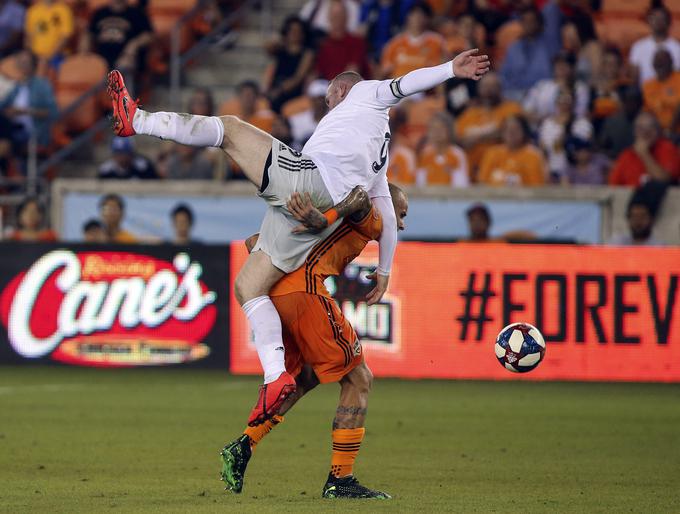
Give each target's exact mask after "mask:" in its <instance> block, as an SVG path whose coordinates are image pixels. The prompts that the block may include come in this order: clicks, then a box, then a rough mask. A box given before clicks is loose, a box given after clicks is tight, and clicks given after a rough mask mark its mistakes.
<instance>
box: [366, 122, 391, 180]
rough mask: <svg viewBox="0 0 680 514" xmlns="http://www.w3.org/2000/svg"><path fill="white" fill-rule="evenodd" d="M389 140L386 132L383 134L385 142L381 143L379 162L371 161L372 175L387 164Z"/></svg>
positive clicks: (388, 134)
mask: <svg viewBox="0 0 680 514" xmlns="http://www.w3.org/2000/svg"><path fill="white" fill-rule="evenodd" d="M390 138H391V136H390V133H389V132H387V133H386V134H385V141H384V142H383V145H382V148H380V162H378V161H373V164H372V165H371V167H372V168H373V172H374V173H378V172H379V171H380V170H381V169H382V168H383V166H385V163H386V162H387V149H388V148H389V146H390Z"/></svg>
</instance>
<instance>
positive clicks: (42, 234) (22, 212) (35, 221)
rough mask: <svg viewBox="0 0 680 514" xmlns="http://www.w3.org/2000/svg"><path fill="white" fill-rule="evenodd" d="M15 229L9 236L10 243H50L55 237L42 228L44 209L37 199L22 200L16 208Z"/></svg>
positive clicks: (51, 232)
mask: <svg viewBox="0 0 680 514" xmlns="http://www.w3.org/2000/svg"><path fill="white" fill-rule="evenodd" d="M16 218H17V228H16V229H15V230H14V231H13V232H12V233H11V234H10V235H9V237H8V239H9V240H10V241H32V242H38V241H40V242H50V241H56V240H57V235H56V234H55V233H54V232H53V231H52V230H50V229H48V228H45V227H44V223H45V208H44V207H43V206H42V204H41V203H40V202H39V201H38V199H37V198H33V197H29V198H26V199H24V201H22V202H21V203H20V204H19V206H18V207H17V212H16Z"/></svg>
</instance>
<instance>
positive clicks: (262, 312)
mask: <svg viewBox="0 0 680 514" xmlns="http://www.w3.org/2000/svg"><path fill="white" fill-rule="evenodd" d="M107 90H108V93H109V95H110V96H111V100H112V101H113V118H114V131H115V132H116V134H118V135H119V136H123V137H128V136H133V135H135V134H146V135H150V136H155V137H159V138H161V139H167V140H170V141H175V142H177V143H181V144H184V145H190V146H200V147H206V146H215V147H221V148H222V149H223V150H224V151H225V152H227V153H228V154H229V155H230V156H231V157H232V158H233V159H234V161H235V162H236V163H237V164H238V165H239V166H240V167H241V169H242V170H243V172H244V174H245V175H246V177H247V178H248V179H249V180H250V181H251V182H252V183H253V184H255V186H257V187H258V188H260V187H261V186H262V179H263V174H264V167H265V163H266V162H267V158H268V156H269V152H270V151H271V148H272V143H273V141H274V139H273V138H272V137H271V136H270V135H269V134H267V133H265V132H263V131H261V130H259V129H258V128H256V127H254V126H252V125H250V124H248V123H245V122H244V121H241V120H240V119H238V118H237V117H236V116H222V117H221V118H219V117H216V116H197V115H193V114H181V113H175V112H155V113H150V112H146V111H143V110H142V109H140V108H139V107H138V105H137V102H136V101H135V100H134V99H133V98H132V97H131V96H130V93H129V92H128V90H127V88H126V87H125V82H124V81H123V76H122V75H121V73H120V72H119V71H117V70H113V71H112V72H110V73H109V76H108V88H107ZM282 276H283V273H282V272H281V271H280V270H278V269H277V268H276V267H275V266H274V265H273V264H272V262H271V259H270V258H269V256H267V255H265V254H264V253H262V252H255V253H254V254H252V255H251V256H250V257H249V258H248V260H247V261H246V264H245V266H244V268H243V269H242V270H241V273H239V276H238V278H237V280H236V297H237V298H238V300H239V303H240V304H241V306H242V307H243V310H244V311H245V313H246V315H247V316H248V319H249V320H250V322H251V326H252V328H253V331H254V333H255V346H256V347H257V350H258V355H259V356H260V360H261V362H262V367H263V370H264V375H265V377H264V384H265V386H264V387H263V388H262V389H261V390H260V395H259V399H258V402H257V404H256V406H255V409H254V410H253V414H252V415H251V419H250V423H251V424H258V423H262V422H264V420H266V419H267V418H269V417H271V416H272V415H273V414H274V413H275V412H276V410H277V409H278V408H279V407H280V406H281V402H282V401H283V400H285V399H286V397H287V396H288V395H289V394H291V392H293V391H294V390H295V381H294V380H293V378H292V377H291V376H290V375H288V374H287V373H286V372H285V366H284V352H283V340H282V338H281V320H280V318H279V315H278V313H277V312H276V309H275V308H274V304H273V303H272V302H271V300H270V299H269V296H268V294H269V290H270V289H271V286H272V285H274V284H275V283H276V282H277V281H278V280H279V278H281V277H282Z"/></svg>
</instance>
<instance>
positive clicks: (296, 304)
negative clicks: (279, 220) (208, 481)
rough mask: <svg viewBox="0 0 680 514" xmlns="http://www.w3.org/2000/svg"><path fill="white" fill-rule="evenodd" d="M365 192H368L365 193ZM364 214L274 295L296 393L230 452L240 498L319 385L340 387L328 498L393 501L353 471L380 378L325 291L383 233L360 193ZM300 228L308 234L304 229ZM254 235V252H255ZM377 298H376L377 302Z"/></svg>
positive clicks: (404, 203)
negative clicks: (267, 439) (265, 447)
mask: <svg viewBox="0 0 680 514" xmlns="http://www.w3.org/2000/svg"><path fill="white" fill-rule="evenodd" d="M362 192H363V190H362ZM390 194H391V196H392V203H393V205H394V209H395V214H396V217H397V224H398V228H399V230H403V229H404V218H405V217H406V214H407V211H408V199H407V197H406V194H405V193H404V192H403V191H402V190H401V189H399V188H398V187H396V186H394V185H393V184H390ZM288 208H289V210H290V211H291V213H293V215H294V216H295V218H296V219H298V220H299V221H302V222H303V223H304V224H305V225H307V226H309V224H313V218H314V217H317V216H319V215H321V216H323V215H322V214H321V213H320V212H319V211H318V210H316V209H315V208H314V207H313V206H312V203H311V201H310V199H309V198H303V197H301V196H300V195H298V194H295V195H294V196H293V197H292V198H291V200H290V201H289V202H288ZM355 208H356V210H355V211H354V212H353V214H351V215H350V216H347V217H345V220H344V222H343V223H342V224H341V225H340V226H339V227H338V228H337V229H336V230H335V231H334V232H333V233H332V234H331V235H330V236H329V237H327V238H326V239H325V240H323V241H321V242H320V243H319V244H317V245H316V247H314V249H313V250H312V251H311V252H310V254H309V255H308V256H307V259H306V260H305V263H304V264H303V265H302V266H301V267H300V268H298V269H297V270H296V271H294V272H292V273H289V274H288V275H286V276H284V277H283V278H282V279H281V280H280V281H279V282H278V283H277V284H276V285H275V286H274V287H273V289H272V290H271V291H270V296H271V298H272V301H273V302H274V305H275V306H276V309H277V311H278V312H279V315H280V316H281V323H282V326H283V342H284V346H285V354H286V370H287V371H288V373H290V374H291V375H293V376H294V377H295V381H296V384H297V388H296V391H295V392H294V393H293V394H292V395H291V396H290V397H289V398H288V399H287V400H286V401H285V402H284V403H283V405H282V406H281V408H280V409H279V411H278V414H277V415H276V416H274V417H273V418H271V419H269V420H267V421H265V422H264V423H263V424H261V425H257V426H254V427H250V426H249V427H247V428H246V429H245V431H244V433H243V435H242V436H241V437H239V438H238V439H236V440H235V441H233V442H232V443H230V444H229V445H227V446H225V448H224V450H222V453H221V455H222V460H223V467H222V479H223V480H224V481H225V482H226V483H227V489H228V490H231V491H233V492H235V493H240V492H241V490H242V488H243V478H244V474H245V470H246V466H247V464H248V461H249V460H250V457H251V455H252V451H253V450H254V448H255V446H256V445H257V444H258V443H259V442H260V440H261V439H262V438H263V437H264V436H265V435H267V434H268V433H269V432H270V431H271V430H272V429H273V428H274V427H275V426H277V425H278V424H279V423H281V421H283V415H284V414H285V413H286V412H288V411H289V410H290V408H291V407H292V406H293V405H294V404H295V403H296V402H297V401H298V400H299V399H300V398H302V396H304V395H305V394H306V393H307V392H309V391H310V390H311V389H313V388H314V387H316V386H317V385H318V384H319V383H321V384H325V383H330V382H339V383H340V401H339V403H338V408H337V410H336V412H335V419H334V420H333V433H332V438H333V454H332V458H331V469H330V473H329V475H328V480H327V481H326V484H325V485H324V488H323V493H322V496H323V497H324V498H390V495H389V494H387V493H383V492H381V491H374V490H372V489H369V488H367V487H364V486H363V485H361V484H360V483H359V482H358V481H357V479H356V478H354V475H353V465H354V460H355V459H356V456H357V454H358V453H359V448H360V446H361V441H362V439H363V437H364V421H365V418H366V409H367V405H368V394H369V391H370V389H371V382H372V379H373V375H372V374H371V371H370V370H369V369H368V366H367V365H366V363H365V362H364V355H363V352H362V348H361V343H360V342H359V338H358V337H357V334H356V333H355V331H354V329H353V328H352V326H351V325H350V323H349V321H347V319H346V318H345V316H344V315H343V314H342V311H341V310H340V309H339V307H338V305H337V304H336V303H335V301H334V300H333V298H332V296H331V295H330V294H329V293H328V290H327V289H326V287H325V286H324V281H325V280H326V278H328V277H329V276H334V275H340V274H341V273H342V272H343V270H344V269H345V266H347V264H349V263H350V262H351V261H352V260H354V258H355V257H357V256H358V255H359V254H360V253H361V251H362V250H363V249H364V247H365V246H366V244H368V242H369V241H371V240H376V239H378V238H379V237H380V234H381V232H382V218H381V216H380V213H379V212H378V210H377V209H375V208H374V207H373V205H372V203H371V201H370V199H369V197H368V195H367V194H366V193H364V194H363V195H358V200H357V202H356V207H355ZM296 230H305V229H304V228H302V227H299V228H297V229H296ZM256 239H257V235H256V236H252V237H251V238H249V239H248V241H246V245H247V246H248V249H249V250H251V249H252V248H253V247H254V246H255V242H256ZM371 294H373V293H369V297H370V296H371Z"/></svg>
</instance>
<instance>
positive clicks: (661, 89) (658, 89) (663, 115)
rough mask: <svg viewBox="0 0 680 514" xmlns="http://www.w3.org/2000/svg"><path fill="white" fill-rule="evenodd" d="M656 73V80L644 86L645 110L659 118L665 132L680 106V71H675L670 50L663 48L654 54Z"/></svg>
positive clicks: (651, 80)
mask: <svg viewBox="0 0 680 514" xmlns="http://www.w3.org/2000/svg"><path fill="white" fill-rule="evenodd" d="M654 71H655V72H656V78H653V79H649V80H648V81H646V82H645V83H644V84H643V86H642V94H643V96H644V99H645V109H647V110H648V111H650V112H652V113H653V114H654V115H655V116H656V117H657V119H658V120H659V124H660V125H661V127H662V128H663V129H664V130H669V129H670V128H671V123H672V122H673V115H674V114H675V111H676V110H677V109H678V106H680V71H673V58H672V57H671V54H670V52H668V50H665V49H663V48H662V49H660V50H658V51H657V52H656V54H654Z"/></svg>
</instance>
